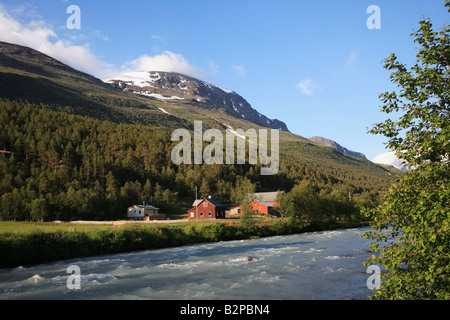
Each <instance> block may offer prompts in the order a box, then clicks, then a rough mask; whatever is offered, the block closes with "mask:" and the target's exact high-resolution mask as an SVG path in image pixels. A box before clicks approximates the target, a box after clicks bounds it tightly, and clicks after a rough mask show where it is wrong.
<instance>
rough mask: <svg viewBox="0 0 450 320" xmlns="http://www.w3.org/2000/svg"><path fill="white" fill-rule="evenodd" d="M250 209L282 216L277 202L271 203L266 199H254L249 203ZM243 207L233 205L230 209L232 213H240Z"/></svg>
mask: <svg viewBox="0 0 450 320" xmlns="http://www.w3.org/2000/svg"><path fill="white" fill-rule="evenodd" d="M249 206H250V209H251V210H252V211H254V212H256V213H260V214H268V215H272V216H277V217H279V216H280V213H279V212H278V211H277V205H276V203H275V204H271V203H268V202H265V201H258V200H253V201H252V202H250V203H249ZM242 207H243V205H241V206H237V207H233V208H231V209H230V214H240V213H242Z"/></svg>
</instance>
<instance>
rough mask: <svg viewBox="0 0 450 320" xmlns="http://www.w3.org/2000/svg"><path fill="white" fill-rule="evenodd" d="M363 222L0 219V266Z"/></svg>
mask: <svg viewBox="0 0 450 320" xmlns="http://www.w3.org/2000/svg"><path fill="white" fill-rule="evenodd" d="M361 225H363V224H361V223H343V222H336V223H323V224H311V223H309V224H301V223H295V222H292V221H288V220H285V221H282V220H281V219H276V220H264V221H259V222H255V223H252V224H244V223H241V222H240V221H239V220H230V221H227V222H180V223H171V224H124V225H121V226H114V225H97V224H96V225H93V224H86V225H74V224H55V223H31V222H28V223H27V222H0V268H10V267H16V266H24V265H30V264H39V263H46V262H51V261H55V260H61V259H70V258H77V257H87V256H94V255H101V254H110V253H119V252H127V251H137V250H146V249H159V248H166V247H174V246H182V245H187V244H193V243H200V242H211V241H227V240H239V239H251V238H257V237H268V236H276V235H285V234H294V233H301V232H311V231H321V230H331V229H337V228H348V227H358V226H361Z"/></svg>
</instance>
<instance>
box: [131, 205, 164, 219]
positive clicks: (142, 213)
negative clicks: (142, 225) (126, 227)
mask: <svg viewBox="0 0 450 320" xmlns="http://www.w3.org/2000/svg"><path fill="white" fill-rule="evenodd" d="M158 210H159V208H156V207H154V206H150V205H147V204H145V203H144V204H143V205H134V206H132V207H129V208H128V212H127V216H128V218H132V219H139V220H141V219H145V217H150V216H152V215H158Z"/></svg>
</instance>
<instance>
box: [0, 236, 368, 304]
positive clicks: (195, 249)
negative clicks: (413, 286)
mask: <svg viewBox="0 0 450 320" xmlns="http://www.w3.org/2000/svg"><path fill="white" fill-rule="evenodd" d="M366 230H368V228H355V229H342V230H334V231H323V232H310V233H303V234H296V235H287V236H276V237H268V238H260V239H254V240H240V241H227V242H218V243H201V244H195V245H188V246H183V247H176V248H167V249H159V250H146V251H138V252H128V253H122V254H113V255H102V256H96V257H89V258H79V259H70V260H62V261H57V262H54V263H47V264H41V265H35V266H26V267H17V268H14V269H0V299H3V300H4V299H80V300H85V299H120V300H122V299H169V300H185V299H186V300H196V299H202V300H210V299H220V300H265V299H271V300H274V299H275V300H279V299H281V300H292V299H295V300H310V299H321V300H330V299H332V300H341V299H357V300H360V299H367V297H368V295H370V294H371V293H372V292H371V290H370V289H368V288H367V285H366V281H367V279H368V277H369V276H370V274H368V273H366V268H365V267H364V266H363V263H364V262H365V261H366V260H367V258H368V257H369V256H370V255H371V253H370V252H369V251H368V246H369V244H370V242H369V240H367V239H365V238H363V237H362V236H361V232H363V231H366ZM247 256H251V257H252V258H253V260H252V261H248V260H247V259H246V257H247ZM71 265H75V266H77V267H78V268H79V272H80V277H78V279H79V280H80V281H79V282H78V283H79V289H69V287H68V283H69V286H70V285H74V284H77V282H76V281H75V280H73V279H76V276H77V274H72V271H71V270H68V267H69V266H71ZM68 280H69V281H68ZM72 280H73V281H72Z"/></svg>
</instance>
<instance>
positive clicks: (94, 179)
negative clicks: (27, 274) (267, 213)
mask: <svg viewBox="0 0 450 320" xmlns="http://www.w3.org/2000/svg"><path fill="white" fill-rule="evenodd" d="M153 75H154V78H155V79H156V78H157V77H158V76H159V77H160V79H158V80H161V81H159V82H157V81H155V82H153V83H152V82H151V80H149V81H150V83H152V84H153V85H154V86H156V85H158V86H165V87H166V88H168V87H169V83H172V85H171V88H172V89H167V91H163V90H162V89H161V91H156V90H159V89H158V88H157V87H154V88H153V89H152V90H155V91H154V92H150V91H149V89H147V88H145V87H144V86H143V87H142V88H143V89H145V90H144V91H139V90H138V87H139V86H136V85H135V84H133V85H131V84H130V83H125V82H123V83H122V85H121V82H120V81H124V80H116V81H112V82H113V83H112V84H108V83H104V82H103V81H101V80H99V79H96V78H94V77H92V76H90V75H88V74H85V73H82V72H79V71H77V70H74V69H72V68H70V67H68V66H66V65H64V64H62V63H61V62H59V61H57V60H54V59H53V58H51V57H49V56H46V55H44V54H42V53H39V52H37V51H35V50H32V49H29V48H25V47H22V46H17V45H12V44H7V43H0V111H1V113H0V117H1V122H0V150H3V151H6V152H0V189H1V191H2V193H1V194H2V196H1V198H0V211H1V212H0V213H1V215H2V217H0V219H9V218H14V219H15V217H16V218H17V219H19V220H20V219H26V218H27V217H28V219H29V218H30V215H32V212H34V211H36V210H37V211H39V210H38V209H39V208H40V209H41V210H44V209H45V210H44V212H48V216H46V218H45V219H47V218H57V217H59V218H60V219H63V218H68V217H70V218H75V217H77V218H80V219H86V218H89V215H92V214H94V212H95V214H94V217H91V218H95V219H104V218H110V219H113V218H117V217H121V215H123V208H125V207H127V206H128V205H130V204H133V203H141V202H142V201H143V199H145V201H146V202H147V203H154V204H156V205H157V206H158V207H160V208H162V209H163V210H164V211H165V212H168V213H180V212H184V210H185V209H186V208H187V207H189V206H190V205H191V204H192V199H193V197H194V196H195V193H194V190H195V187H198V189H199V191H200V194H199V196H202V195H203V196H206V195H209V194H212V195H214V196H216V197H217V198H219V199H220V200H221V201H222V202H223V203H225V204H232V193H233V192H234V191H233V190H234V189H235V188H237V187H238V185H239V181H241V180H242V179H249V180H250V181H251V183H252V184H253V185H254V186H255V187H256V190H257V191H273V190H276V189H279V190H284V191H286V192H287V191H289V190H290V189H291V188H293V187H294V186H295V185H296V184H297V183H299V182H301V181H303V180H307V181H310V182H311V183H313V184H314V185H315V186H316V187H317V188H318V190H319V189H320V190H323V192H326V193H330V192H332V190H334V189H336V188H341V189H342V190H344V189H345V190H347V191H346V192H343V194H346V195H347V197H348V194H349V192H351V193H353V194H354V196H353V197H352V199H360V200H361V201H363V202H364V203H374V202H376V201H377V199H378V196H379V193H380V192H381V191H382V190H385V189H386V188H387V187H388V186H389V183H390V182H389V179H388V178H387V177H386V173H388V172H389V170H388V169H386V168H383V167H381V166H378V165H375V164H373V163H372V162H370V161H368V160H366V159H363V158H358V157H353V156H350V155H348V154H344V153H342V152H339V151H338V150H336V149H332V148H327V147H323V146H320V145H317V144H315V143H312V142H311V141H310V140H308V139H306V138H304V137H301V136H299V135H297V134H294V133H291V132H288V131H287V128H285V129H286V130H285V131H280V170H279V172H278V173H277V174H276V175H273V176H261V175H260V174H259V172H260V168H261V165H260V164H257V165H250V164H248V163H246V164H242V165H236V164H235V165H231V166H230V165H222V166H218V165H203V166H198V165H196V166H193V165H181V166H177V165H174V164H173V163H172V161H171V159H170V153H171V150H172V149H173V147H174V145H175V142H172V141H171V140H170V135H171V132H172V131H173V130H174V129H175V128H187V129H192V128H193V123H194V121H197V120H201V121H202V122H203V129H208V128H217V129H220V130H222V131H223V132H224V133H225V131H226V130H231V131H234V130H236V129H237V128H241V129H244V130H247V129H249V128H255V129H258V128H268V127H267V126H262V125H257V124H255V123H254V122H250V121H249V120H251V119H250V118H251V117H250V115H253V116H254V117H256V118H255V119H258V118H261V119H265V120H266V118H264V117H263V115H261V116H260V115H259V114H258V111H256V110H255V109H253V108H252V107H251V106H249V105H245V104H244V100H242V105H243V107H242V109H239V108H237V110H238V111H239V112H234V111H235V110H234V108H233V107H232V106H233V103H234V104H235V106H236V103H239V102H238V101H241V100H238V99H240V98H239V97H240V96H239V97H238V95H237V94H235V93H232V92H228V91H229V90H226V89H225V90H224V89H221V88H219V87H217V86H213V85H211V84H210V88H209V87H208V86H207V85H205V83H204V82H201V81H200V80H195V79H194V80H192V79H189V78H187V77H185V76H183V75H180V74H173V73H170V74H163V73H158V75H156V73H153ZM149 77H150V73H149ZM174 77H175V79H178V80H176V81H175V80H173V78H174ZM171 79H172V80H171ZM182 80H184V81H186V82H183V81H182ZM133 81H134V80H133ZM171 81H172V82H171ZM191 82H192V83H191ZM182 83H184V84H185V86H183V85H181V84H182ZM130 85H131V87H130ZM120 86H122V88H120ZM177 87H178V89H176V88H177ZM180 87H181V88H180ZM207 87H208V88H207ZM139 88H141V87H139ZM182 88H186V91H187V93H186V95H185V96H183V99H176V98H175V99H166V98H167V97H175V96H177V97H179V98H181V94H182V92H181V91H179V90H182V91H183V92H184V91H185V90H183V89H182ZM189 88H190V89H189ZM195 88H197V89H195ZM202 88H203V89H202ZM124 89H125V90H124ZM163 89H164V88H163ZM196 90H197V92H198V94H197V95H196V94H195V93H194V92H196ZM202 90H205V91H202ZM210 90H211V91H210ZM138 91H139V92H138ZM220 91H221V92H220ZM135 92H138V93H135ZM188 92H190V93H188ZM208 92H209V93H210V95H211V96H212V95H215V98H214V99H213V98H212V97H211V100H208V99H209V96H208ZM222 92H223V93H222ZM191 97H194V98H191ZM207 97H208V98H207ZM219 97H221V98H224V97H229V98H230V100H225V104H223V103H222V105H223V106H221V105H220V103H218V102H217V101H219V102H220V99H221V98H219ZM202 99H203V100H202ZM242 99H243V98H242ZM198 100H200V101H198ZM214 100H215V101H216V102H217V103H214V102H213V101H214ZM208 101H209V102H208ZM230 106H231V108H230ZM244 106H245V107H244ZM246 117H247V118H249V119H246ZM269 120H270V119H269ZM254 121H255V120H254ZM269 122H270V121H269ZM266 124H267V120H266ZM271 124H272V126H275V127H276V126H278V125H280V124H281V122H280V123H277V122H275V121H273V122H272V123H271ZM24 208H25V209H24ZM33 208H34V209H33ZM61 208H65V209H64V215H65V216H59V215H61V214H62V212H61ZM33 210H34V211H33Z"/></svg>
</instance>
